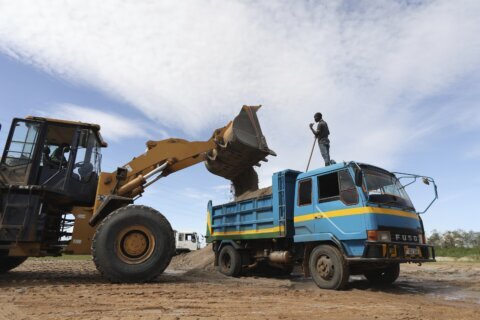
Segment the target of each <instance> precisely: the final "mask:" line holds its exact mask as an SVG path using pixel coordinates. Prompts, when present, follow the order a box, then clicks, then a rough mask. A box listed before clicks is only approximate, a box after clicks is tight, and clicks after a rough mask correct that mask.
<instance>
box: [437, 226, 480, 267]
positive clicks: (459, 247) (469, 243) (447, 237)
mask: <svg viewBox="0 0 480 320" xmlns="http://www.w3.org/2000/svg"><path fill="white" fill-rule="evenodd" d="M428 243H429V244H431V245H434V246H435V254H436V256H437V257H452V258H463V257H467V258H469V259H473V260H477V261H480V232H475V231H465V230H453V231H445V232H438V231H436V230H433V232H432V234H431V235H430V237H429V238H428Z"/></svg>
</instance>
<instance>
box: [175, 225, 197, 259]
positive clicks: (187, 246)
mask: <svg viewBox="0 0 480 320" xmlns="http://www.w3.org/2000/svg"><path fill="white" fill-rule="evenodd" d="M173 232H174V234H175V248H176V250H175V251H176V254H180V253H185V252H190V251H195V250H199V249H200V236H199V235H198V233H196V232H187V231H177V230H173Z"/></svg>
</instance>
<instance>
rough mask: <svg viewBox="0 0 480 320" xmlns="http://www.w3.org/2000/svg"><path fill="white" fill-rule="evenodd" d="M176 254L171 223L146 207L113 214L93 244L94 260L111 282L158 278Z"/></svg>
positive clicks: (132, 207) (100, 227)
mask: <svg viewBox="0 0 480 320" xmlns="http://www.w3.org/2000/svg"><path fill="white" fill-rule="evenodd" d="M174 254H175V238H174V235H173V230H172V227H171V226H170V223H169V222H168V220H167V219H166V218H165V217H164V216H163V215H162V214H161V213H160V212H158V211H156V210H154V209H152V208H150V207H146V206H135V205H132V206H127V207H123V208H120V209H117V210H115V211H114V212H112V213H110V214H109V215H108V216H107V217H106V218H105V219H104V220H103V221H102V223H101V224H100V225H99V226H98V229H97V231H96V233H95V235H94V237H93V241H92V256H93V261H94V262H95V265H96V267H97V269H98V270H99V271H100V273H101V274H102V275H103V276H104V277H105V278H107V279H108V280H109V281H111V282H114V283H120V282H127V283H131V282H146V281H150V280H153V279H154V278H156V277H157V276H159V275H160V274H161V273H162V272H163V271H164V270H165V269H166V268H167V266H168V265H169V264H170V261H171V260H172V256H173V255H174Z"/></svg>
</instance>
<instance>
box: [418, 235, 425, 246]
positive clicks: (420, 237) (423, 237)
mask: <svg viewBox="0 0 480 320" xmlns="http://www.w3.org/2000/svg"><path fill="white" fill-rule="evenodd" d="M418 242H420V243H421V244H425V243H426V241H425V235H424V234H423V233H419V234H418Z"/></svg>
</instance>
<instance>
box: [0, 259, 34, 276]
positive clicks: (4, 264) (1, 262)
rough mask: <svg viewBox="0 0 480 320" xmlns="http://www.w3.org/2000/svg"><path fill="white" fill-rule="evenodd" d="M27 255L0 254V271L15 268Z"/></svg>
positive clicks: (3, 271)
mask: <svg viewBox="0 0 480 320" xmlns="http://www.w3.org/2000/svg"><path fill="white" fill-rule="evenodd" d="M27 258H28V257H8V256H0V273H5V272H8V271H10V270H12V269H15V268H16V267H18V266H19V265H21V264H22V263H24V262H25V260H27Z"/></svg>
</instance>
